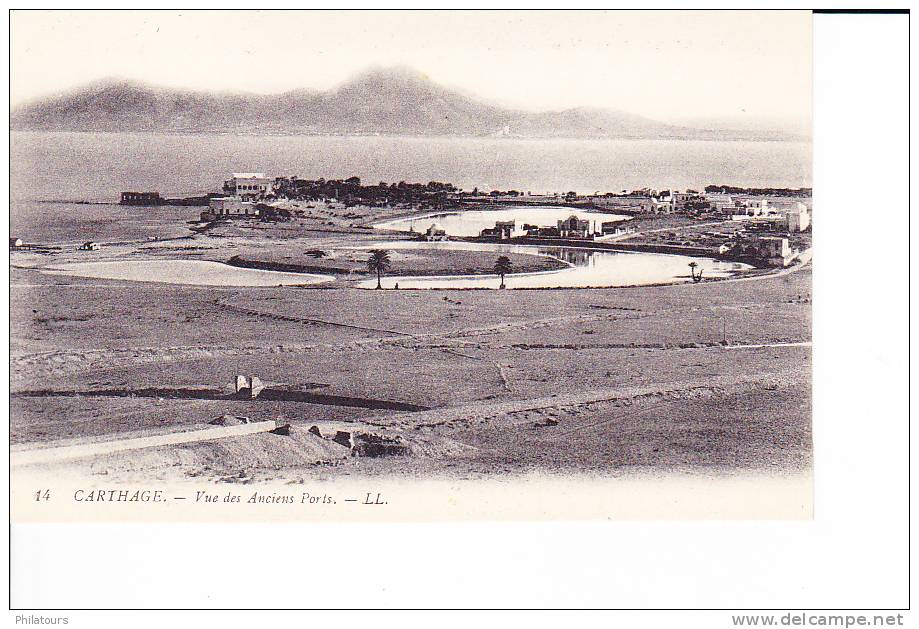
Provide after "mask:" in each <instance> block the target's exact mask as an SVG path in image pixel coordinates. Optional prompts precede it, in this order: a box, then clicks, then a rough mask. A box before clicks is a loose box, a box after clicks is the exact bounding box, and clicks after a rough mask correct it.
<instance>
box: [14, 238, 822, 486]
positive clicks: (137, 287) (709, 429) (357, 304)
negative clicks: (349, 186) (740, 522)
mask: <svg viewBox="0 0 919 629" xmlns="http://www.w3.org/2000/svg"><path fill="white" fill-rule="evenodd" d="M363 240H366V239H361V238H360V237H358V236H351V235H347V236H346V235H339V234H332V235H329V234H323V235H320V236H316V237H315V239H314V240H313V241H311V242H310V243H309V248H317V249H322V248H327V247H329V246H333V245H336V244H340V243H341V242H343V241H344V242H347V243H349V244H352V245H353V243H354V242H363ZM302 245H303V243H302V242H300V241H298V242H297V243H296V244H295V246H296V247H298V248H299V247H301V246H302ZM246 247H248V248H250V249H252V248H256V249H257V248H262V250H270V249H271V245H270V243H269V242H267V241H266V240H264V239H262V240H260V241H258V242H256V243H255V244H253V241H252V240H251V239H250V238H246V237H243V236H238V235H232V234H224V235H222V236H220V237H219V238H209V237H207V236H203V237H200V238H198V239H195V240H194V241H173V242H168V243H166V242H164V243H152V244H148V245H144V246H143V247H136V248H133V249H125V250H124V251H107V252H106V255H110V256H114V257H137V256H147V257H154V256H161V255H162V256H170V257H176V256H181V257H192V258H197V259H215V260H225V259H227V258H228V257H229V256H230V254H232V255H238V253H239V252H241V251H243V250H245V249H246ZM283 251H284V249H283V248H282V249H279V250H278V252H277V253H276V255H277V256H281V257H283V255H284V253H283ZM304 251H306V249H304ZM234 252H235V253H234ZM527 257H529V256H527ZM11 276H12V277H11V283H12V287H11V336H12V346H11V364H10V367H11V387H12V414H11V438H12V442H13V443H14V444H16V445H17V447H28V446H29V444H33V445H34V444H52V443H53V442H55V441H57V440H60V439H81V438H90V437H92V438H97V439H99V438H102V439H106V438H116V437H117V436H118V435H123V434H132V435H133V434H138V433H141V434H142V433H144V431H163V430H173V429H179V428H185V429H187V428H189V427H194V426H199V425H204V424H206V423H207V422H209V421H211V420H212V419H213V418H215V417H219V416H221V415H223V414H227V413H231V414H234V415H244V416H248V417H251V418H252V419H253V420H261V419H277V418H279V417H280V418H282V419H283V421H285V422H289V423H290V424H291V425H292V432H291V435H289V436H282V435H273V434H264V435H257V436H251V437H238V438H232V439H227V440H220V441H211V442H201V443H196V444H185V445H181V446H172V447H163V448H154V449H150V450H145V451H143V452H133V453H130V452H128V453H121V454H119V455H117V456H116V455H112V456H111V457H106V458H103V459H99V460H95V461H93V462H92V463H89V462H86V463H79V464H75V465H78V466H82V467H81V469H86V470H91V471H94V472H97V473H103V472H104V473H108V474H111V475H112V476H111V478H122V477H125V478H128V477H132V475H136V476H137V477H164V478H165V477H175V476H178V477H179V478H202V477H203V478H210V479H214V480H220V479H226V478H245V479H262V478H264V479H269V478H273V479H277V478H281V479H293V480H297V479H303V478H311V477H315V476H317V475H318V476H323V477H328V476H329V475H333V476H334V474H336V473H343V474H349V475H355V474H358V475H360V474H367V475H426V476H427V475H446V476H455V475H458V476H460V477H476V476H487V475H490V474H503V473H509V472H526V471H531V470H538V471H546V472H564V471H573V470H582V471H591V472H596V473H600V474H624V473H631V472H637V471H642V472H648V471H666V470H671V471H672V470H693V471H709V472H712V473H726V472H733V471H738V470H745V469H750V470H752V469H757V470H762V469H767V470H772V471H779V472H782V471H795V470H801V469H806V468H807V467H809V465H810V452H811V436H810V347H809V341H810V338H811V332H810V298H811V291H810V271H809V269H808V268H804V269H803V270H800V271H796V272H792V273H786V274H782V275H779V276H773V277H762V278H756V279H753V280H751V281H721V282H703V283H701V284H698V285H674V286H655V287H639V288H624V289H590V290H583V289H582V290H530V291H422V290H418V291H380V292H377V291H363V290H356V289H353V288H349V287H348V285H347V284H342V283H335V284H334V285H331V286H330V287H326V288H322V289H300V288H258V289H236V288H206V287H194V286H174V285H169V284H156V283H149V284H148V283H144V284H138V283H131V282H120V281H108V280H90V279H81V278H75V277H65V276H48V275H44V274H42V273H40V272H39V271H37V270H34V269H27V268H14V269H12V271H11ZM237 373H242V374H250V375H251V374H255V375H258V376H259V377H260V378H261V379H262V380H264V381H265V382H266V387H267V388H268V392H267V393H263V394H262V395H260V396H259V398H258V399H255V400H251V399H231V398H230V397H228V396H227V393H226V389H224V386H225V385H226V384H227V383H228V382H230V380H231V379H232V377H233V376H234V375H235V374H237ZM333 424H334V425H336V426H342V425H346V426H347V425H350V426H352V427H353V429H354V433H355V435H357V436H360V435H371V437H367V438H372V439H377V438H382V437H381V435H382V436H383V437H386V438H387V439H390V438H392V439H395V440H397V441H398V442H399V443H400V444H401V445H400V446H399V448H397V449H398V450H399V453H397V454H386V455H383V456H352V454H353V452H351V451H349V450H348V449H347V448H345V447H343V446H340V444H333V443H332V442H330V441H328V439H326V438H321V437H317V436H316V435H313V434H312V433H307V432H306V431H307V429H308V428H309V427H310V426H312V425H322V426H325V425H333ZM285 440H286V441H285ZM317 440H320V441H317ZM374 443H376V442H374ZM403 446H404V447H403ZM255 451H257V452H258V455H257V456H255V455H254V454H253V452H255ZM355 452H356V451H355ZM240 474H241V476H240Z"/></svg>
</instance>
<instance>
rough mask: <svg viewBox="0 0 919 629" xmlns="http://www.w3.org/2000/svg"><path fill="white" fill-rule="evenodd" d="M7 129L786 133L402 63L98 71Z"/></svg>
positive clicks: (654, 135) (26, 111)
mask: <svg viewBox="0 0 919 629" xmlns="http://www.w3.org/2000/svg"><path fill="white" fill-rule="evenodd" d="M10 128H11V129H13V130H47V131H141V132H153V133H156V132H160V133H175V132H185V133H252V134H256V133H286V134H342V135H358V134H387V135H389V134H392V135H433V136H451V135H452V136H478V137H485V136H509V137H526V138H540V137H542V138H546V137H551V138H597V139H600V138H634V139H668V138H673V139H752V140H758V139H789V138H785V137H780V136H778V135H777V134H768V135H764V134H762V133H757V132H751V131H729V130H712V129H697V128H692V127H683V126H674V125H668V124H664V123H662V122H657V121H655V120H651V119H648V118H643V117H641V116H637V115H634V114H629V113H625V112H621V111H614V110H607V109H590V108H575V109H567V110H563V111H553V112H542V113H536V112H528V111H522V110H515V109H506V108H502V107H497V106H494V105H489V104H487V103H484V102H482V101H480V100H478V99H476V98H473V97H470V96H467V95H464V94H461V93H460V92H458V91H454V90H451V89H448V88H445V87H442V86H440V85H438V84H436V83H434V82H433V81H431V80H429V79H427V78H426V77H425V76H424V75H422V74H420V73H418V72H415V71H412V70H408V69H401V68H397V69H382V70H372V71H368V72H365V73H363V74H361V75H359V76H357V77H355V78H353V79H352V80H350V81H348V82H346V83H345V84H343V85H341V86H339V87H338V88H336V89H333V90H329V91H326V92H319V91H314V90H295V91H291V92H285V93H283V94H274V95H258V94H248V93H231V92H196V91H190V90H179V89H172V88H163V87H155V86H150V85H145V84H142V83H137V82H132V81H124V80H103V81H99V82H96V83H92V84H90V85H87V86H85V87H82V88H79V89H76V90H73V91H71V92H68V93H64V94H60V95H57V96H51V97H47V98H42V99H38V100H35V101H32V102H30V103H26V104H24V105H21V106H19V107H17V108H15V109H14V110H13V111H12V113H11V115H10Z"/></svg>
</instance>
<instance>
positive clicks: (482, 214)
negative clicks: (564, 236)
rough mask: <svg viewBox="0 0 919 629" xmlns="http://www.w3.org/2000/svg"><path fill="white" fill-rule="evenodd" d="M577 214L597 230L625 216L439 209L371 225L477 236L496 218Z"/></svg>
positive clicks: (540, 221)
mask: <svg viewBox="0 0 919 629" xmlns="http://www.w3.org/2000/svg"><path fill="white" fill-rule="evenodd" d="M572 215H574V216H577V217H578V218H579V219H581V220H589V221H596V222H597V231H599V230H600V225H601V223H607V222H611V221H624V220H626V219H627V218H630V217H629V216H623V215H622V214H609V213H606V212H585V211H584V210H579V209H575V208H570V207H558V206H531V207H509V208H503V209H500V210H466V211H456V212H441V213H437V214H424V215H422V216H409V217H406V218H398V219H394V220H391V221H384V222H382V223H376V224H375V225H374V227H375V228H377V229H392V230H396V231H405V232H407V231H415V232H423V231H425V230H426V229H427V228H428V227H430V226H431V224H432V223H437V224H438V225H440V227H442V228H443V230H444V231H446V232H447V235H448V236H478V235H479V234H480V233H481V232H482V230H483V229H486V228H491V227H494V226H495V223H496V222H498V221H516V223H517V225H519V226H521V227H522V226H523V225H537V226H539V227H555V226H556V225H557V223H558V221H562V220H565V219H566V218H568V217H570V216H572Z"/></svg>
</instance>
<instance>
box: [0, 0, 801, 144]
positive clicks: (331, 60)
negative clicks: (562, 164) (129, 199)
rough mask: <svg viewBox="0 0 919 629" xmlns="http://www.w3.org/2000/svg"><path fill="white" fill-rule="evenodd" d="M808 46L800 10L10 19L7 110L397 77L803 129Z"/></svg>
mask: <svg viewBox="0 0 919 629" xmlns="http://www.w3.org/2000/svg"><path fill="white" fill-rule="evenodd" d="M811 33H812V32H811V15H810V13H809V12H807V11H804V12H778V11H776V12H752V11H738V12H725V11H698V12H671V11H660V12H659V11H628V12H626V11H610V12H596V11H589V12H584V11H577V12H537V11H507V12H503V11H502V12H492V11H489V12H452V11H440V12H422V11H413V12H392V11H389V12H355V11H349V12H331V11H329V12H325V11H322V12H294V11H277V12H275V11H266V12H254V11H232V12H231V11H227V12H214V11H181V12H180V11H169V12H166V11H154V12H146V11H79V12H65V11H50V12H46V11H13V12H12V16H11V31H10V64H11V85H10V99H11V104H12V105H13V106H15V105H17V104H19V103H21V102H23V101H25V100H29V99H32V98H35V97H38V96H42V95H46V94H55V93H60V92H61V91H64V90H67V89H70V88H73V87H77V86H79V85H82V84H85V83H88V82H90V81H93V80H98V79H101V78H105V77H120V78H128V79H135V80H139V81H143V82H147V83H151V84H156V85H164V86H170V87H182V88H192V89H201V90H231V91H247V92H256V93H276V92H283V91H286V90H291V89H298V88H316V89H322V90H325V89H330V88H333V87H334V86H335V85H337V84H339V83H341V82H343V81H345V80H347V79H348V78H349V77H351V76H353V75H354V74H357V73H359V72H361V71H362V70H364V69H366V68H367V67H369V66H390V65H398V66H408V67H411V68H414V69H416V70H418V71H420V72H422V73H424V74H426V75H427V76H428V77H430V78H431V79H432V80H433V81H435V82H437V83H441V84H443V85H446V86H449V87H453V88H457V89H460V90H462V91H464V92H465V93H468V94H472V95H476V96H478V97H479V98H481V99H483V100H487V101H489V102H492V103H496V104H500V105H505V106H512V107H517V108H522V109H531V110H537V111H546V110H557V109H565V108H569V107H580V106H587V107H602V108H611V109H619V110H624V111H630V112H633V113H637V114H641V115H645V116H648V117H651V118H656V119H659V120H666V121H693V120H707V119H732V120H735V121H737V124H736V125H735V126H738V125H743V124H748V126H751V127H755V126H757V125H759V124H760V123H763V122H764V121H770V120H782V121H797V122H801V121H809V120H810V116H811V114H810V111H811V44H812V34H811ZM767 126H768V125H767Z"/></svg>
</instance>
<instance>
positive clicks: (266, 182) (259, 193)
mask: <svg viewBox="0 0 919 629" xmlns="http://www.w3.org/2000/svg"><path fill="white" fill-rule="evenodd" d="M273 190H274V181H273V180H272V179H271V178H270V177H267V176H266V175H265V173H233V177H232V178H230V179H228V180H226V181H225V182H223V191H224V192H225V193H226V194H229V195H233V196H235V197H239V198H241V199H244V200H247V201H251V200H255V199H261V198H263V197H265V196H267V195H269V194H271V193H272V192H273Z"/></svg>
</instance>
